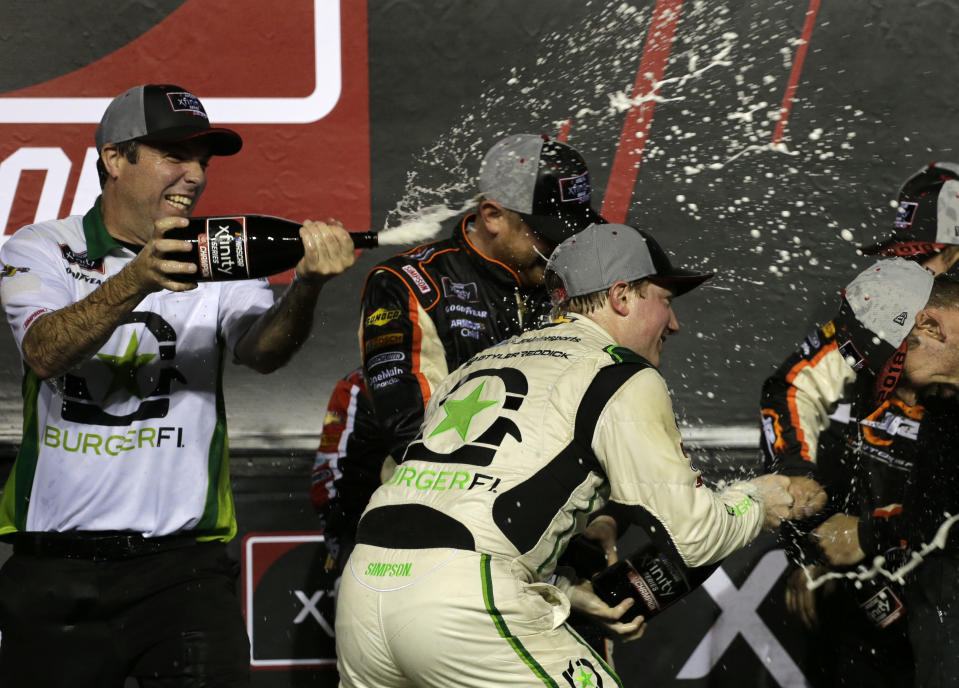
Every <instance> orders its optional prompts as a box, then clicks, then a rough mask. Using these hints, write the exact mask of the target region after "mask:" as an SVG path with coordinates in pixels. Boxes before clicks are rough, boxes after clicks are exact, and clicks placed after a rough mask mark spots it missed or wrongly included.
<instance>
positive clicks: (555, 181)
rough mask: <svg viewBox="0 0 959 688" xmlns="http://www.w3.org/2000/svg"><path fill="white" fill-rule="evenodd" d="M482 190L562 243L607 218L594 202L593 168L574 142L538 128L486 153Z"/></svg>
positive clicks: (480, 179)
mask: <svg viewBox="0 0 959 688" xmlns="http://www.w3.org/2000/svg"><path fill="white" fill-rule="evenodd" d="M479 190H480V193H481V194H483V196H484V197H486V198H488V199H489V200H491V201H496V202H497V203H499V204H500V205H501V206H503V207H504V208H507V209H509V210H513V211H515V212H517V213H519V214H520V216H521V217H522V218H523V221H524V222H526V224H528V225H529V226H530V227H531V228H532V229H533V231H534V232H536V233H537V234H539V235H540V236H542V237H543V238H545V239H547V240H548V241H551V242H553V243H554V244H558V243H560V242H561V241H563V240H564V239H566V238H567V237H569V236H571V235H572V234H574V233H576V232H578V231H580V230H581V229H585V228H586V227H587V226H589V225H590V224H593V223H602V222H605V220H604V219H603V217H602V216H601V215H600V214H599V213H597V212H596V211H595V210H593V208H592V206H591V205H590V199H591V197H592V187H591V186H590V183H589V169H588V168H587V167H586V161H585V160H583V156H581V155H580V154H579V153H578V152H577V151H576V149H575V148H572V147H570V146H568V145H566V144H565V143H560V142H559V141H552V140H550V138H549V137H548V136H541V135H538V134H513V135H512V136H507V137H506V138H504V139H501V140H500V141H497V142H496V144H494V145H493V147H492V148H490V150H489V151H488V152H487V153H486V156H485V157H484V158H483V163H482V164H481V165H480V173H479Z"/></svg>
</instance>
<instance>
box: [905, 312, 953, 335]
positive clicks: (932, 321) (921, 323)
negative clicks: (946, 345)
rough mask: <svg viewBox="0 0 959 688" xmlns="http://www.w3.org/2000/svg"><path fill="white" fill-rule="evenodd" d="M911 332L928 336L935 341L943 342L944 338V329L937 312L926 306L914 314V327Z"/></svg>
mask: <svg viewBox="0 0 959 688" xmlns="http://www.w3.org/2000/svg"><path fill="white" fill-rule="evenodd" d="M913 332H914V333H915V334H917V335H920V336H923V337H929V338H930V339H933V340H935V341H937V342H944V341H945V340H946V333H945V329H944V328H943V326H942V320H941V318H940V316H939V313H938V312H936V311H934V310H930V309H927V308H926V309H923V310H921V311H919V312H918V313H917V314H916V327H915V328H914V329H913Z"/></svg>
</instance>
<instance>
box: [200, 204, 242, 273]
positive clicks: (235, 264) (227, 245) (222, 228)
mask: <svg viewBox="0 0 959 688" xmlns="http://www.w3.org/2000/svg"><path fill="white" fill-rule="evenodd" d="M197 243H198V246H197V248H198V249H199V253H200V272H201V273H202V275H203V277H204V278H205V279H209V280H213V281H219V280H233V279H244V278H247V277H249V276H250V268H249V265H248V263H247V254H246V218H245V217H242V216H240V217H211V218H208V219H207V221H206V234H201V235H200V236H199V241H198V242H197Z"/></svg>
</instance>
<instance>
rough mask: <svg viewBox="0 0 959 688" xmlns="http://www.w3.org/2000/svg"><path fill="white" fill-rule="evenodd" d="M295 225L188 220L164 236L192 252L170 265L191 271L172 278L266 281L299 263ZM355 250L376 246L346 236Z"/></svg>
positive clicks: (238, 218)
mask: <svg viewBox="0 0 959 688" xmlns="http://www.w3.org/2000/svg"><path fill="white" fill-rule="evenodd" d="M299 229H300V223H298V222H293V221H291V220H284V219H282V218H279V217H271V216H269V215H231V216H224V217H191V218H190V224H189V225H187V226H186V227H176V228H174V229H171V230H169V231H168V232H167V233H166V234H165V236H166V237H167V238H169V239H186V240H187V241H190V242H191V243H192V244H193V246H192V247H191V249H190V251H188V252H185V253H171V254H168V256H167V257H168V258H169V259H170V260H178V261H181V262H184V263H193V264H194V265H196V266H197V271H196V272H195V273H192V274H189V275H180V276H177V279H182V280H183V281H185V282H197V281H223V280H236V279H249V278H252V277H268V276H269V275H275V274H277V273H280V272H284V271H286V270H289V269H290V268H292V267H294V266H295V265H296V264H297V263H298V262H299V261H300V259H301V258H302V257H303V242H302V241H300V234H299ZM350 236H351V237H352V239H353V245H354V246H356V247H357V248H373V247H375V246H377V237H376V233H375V232H350Z"/></svg>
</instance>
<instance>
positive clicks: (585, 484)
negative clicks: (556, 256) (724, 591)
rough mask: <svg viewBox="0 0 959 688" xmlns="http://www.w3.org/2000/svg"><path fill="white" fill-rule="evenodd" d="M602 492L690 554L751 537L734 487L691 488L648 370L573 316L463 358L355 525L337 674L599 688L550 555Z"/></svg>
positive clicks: (692, 561)
mask: <svg viewBox="0 0 959 688" xmlns="http://www.w3.org/2000/svg"><path fill="white" fill-rule="evenodd" d="M608 501H613V502H616V503H617V504H619V505H622V506H624V507H625V508H626V510H627V512H628V513H629V514H631V516H632V518H633V520H634V521H636V522H638V523H642V524H644V525H646V526H648V527H650V528H651V529H652V530H653V531H654V534H655V535H656V536H657V537H660V538H661V539H664V540H666V541H668V544H669V546H670V548H671V550H672V553H673V554H674V556H678V557H681V559H682V561H683V562H684V563H685V564H686V565H688V566H701V565H704V564H708V563H712V562H716V561H718V560H720V559H722V558H723V557H725V556H727V555H728V554H730V553H731V552H733V551H734V550H736V549H738V548H740V547H742V546H743V545H745V544H747V543H748V542H750V541H751V540H752V539H753V538H754V537H755V536H756V535H757V534H758V532H759V530H760V527H761V525H762V523H763V520H764V516H765V510H764V506H763V504H761V503H760V502H759V501H758V497H757V496H755V495H754V494H752V489H751V486H750V485H749V484H747V483H736V484H734V485H731V486H730V487H727V488H726V489H725V490H724V491H723V492H722V493H717V492H714V491H711V490H710V489H708V488H707V487H705V486H704V485H703V484H702V480H701V478H700V474H699V472H698V471H696V470H694V469H693V468H691V467H690V464H689V460H688V459H687V458H686V457H685V456H684V454H683V450H682V447H681V443H680V436H679V431H678V429H677V427H676V422H675V419H674V416H673V409H672V404H671V402H670V398H669V394H668V392H667V389H666V385H665V382H664V380H663V378H662V377H661V376H660V375H659V373H658V372H657V371H656V369H655V368H654V367H653V366H652V365H650V364H649V363H648V362H647V361H645V360H644V359H642V358H641V357H639V356H637V355H636V354H635V353H633V352H631V351H629V350H628V349H624V348H622V347H618V346H617V345H616V343H615V341H614V340H613V339H612V337H610V335H609V334H608V333H607V332H606V331H605V330H603V329H602V328H601V327H600V326H599V325H597V324H596V323H594V322H593V321H591V320H589V319H588V318H585V317H582V316H577V315H572V316H569V317H568V318H565V319H563V320H562V321H560V322H558V323H556V324H553V325H550V326H548V327H545V328H541V329H538V330H533V331H531V332H527V333H526V334H523V335H520V336H519V337H515V338H513V339H511V340H509V341H507V342H506V343H504V344H502V345H499V346H496V347H492V348H490V349H486V350H485V351H483V352H481V353H479V354H477V355H475V356H474V357H473V358H471V359H470V360H469V361H467V362H466V363H465V364H464V365H462V366H461V367H460V368H459V369H458V370H456V371H455V372H454V373H453V374H452V375H450V376H449V377H448V378H447V379H446V380H445V381H444V382H443V383H442V384H441V385H440V386H439V387H438V388H437V390H436V393H435V394H434V395H433V397H432V398H431V399H430V402H429V405H428V407H427V411H426V416H425V420H424V424H423V427H422V431H421V434H420V436H419V438H418V439H417V440H415V441H414V442H413V443H412V444H411V445H410V448H409V449H408V451H407V453H406V456H405V457H404V461H403V462H402V463H401V464H400V465H399V466H398V467H397V469H396V471H395V472H394V474H393V476H392V477H391V479H390V480H389V481H388V482H387V483H386V484H384V485H383V486H381V487H380V488H379V489H378V490H377V491H376V492H375V493H374V494H373V498H372V500H371V501H370V504H369V506H368V507H367V509H366V511H365V512H364V515H363V518H362V519H361V521H360V526H359V530H358V533H357V542H358V545H357V547H356V549H355V550H354V553H353V555H352V557H351V559H350V562H349V565H348V567H347V571H346V572H345V573H344V575H343V582H342V584H341V589H340V597H339V602H338V609H337V618H336V638H337V651H338V654H339V664H338V666H339V670H340V677H341V681H342V684H341V685H343V686H370V687H372V686H377V687H382V686H436V687H437V688H439V687H444V688H446V687H448V686H454V685H455V686H476V687H477V688H478V687H480V686H490V685H505V686H542V685H547V686H567V685H569V686H583V685H585V686H604V685H605V686H614V685H621V684H620V682H619V679H618V678H616V676H615V674H613V673H612V671H610V670H609V669H608V668H607V667H606V666H605V665H604V664H603V663H602V662H601V660H599V658H598V657H596V656H595V655H594V654H593V653H592V651H591V650H590V648H589V647H588V646H587V645H586V644H585V643H583V642H582V641H581V640H580V639H579V637H578V636H577V635H576V634H575V633H574V632H572V631H571V630H570V629H569V628H568V627H567V626H566V624H565V623H564V622H565V619H566V617H567V615H568V612H569V600H568V598H567V597H566V595H565V594H564V592H563V590H564V589H567V590H568V586H569V585H570V583H569V582H568V581H564V580H562V579H559V580H557V582H556V585H555V586H554V585H551V584H550V583H549V581H550V580H551V577H552V575H553V573H554V568H555V565H556V559H557V557H558V556H559V555H560V554H561V553H562V551H563V549H564V548H565V546H566V543H567V542H568V541H569V539H570V538H571V537H572V536H573V535H574V534H576V533H579V532H581V531H582V530H583V528H584V527H585V524H586V521H587V517H588V516H589V515H590V514H592V513H593V512H595V511H597V510H598V509H600V508H602V507H603V506H604V505H605V504H606V503H607V502H608Z"/></svg>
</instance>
